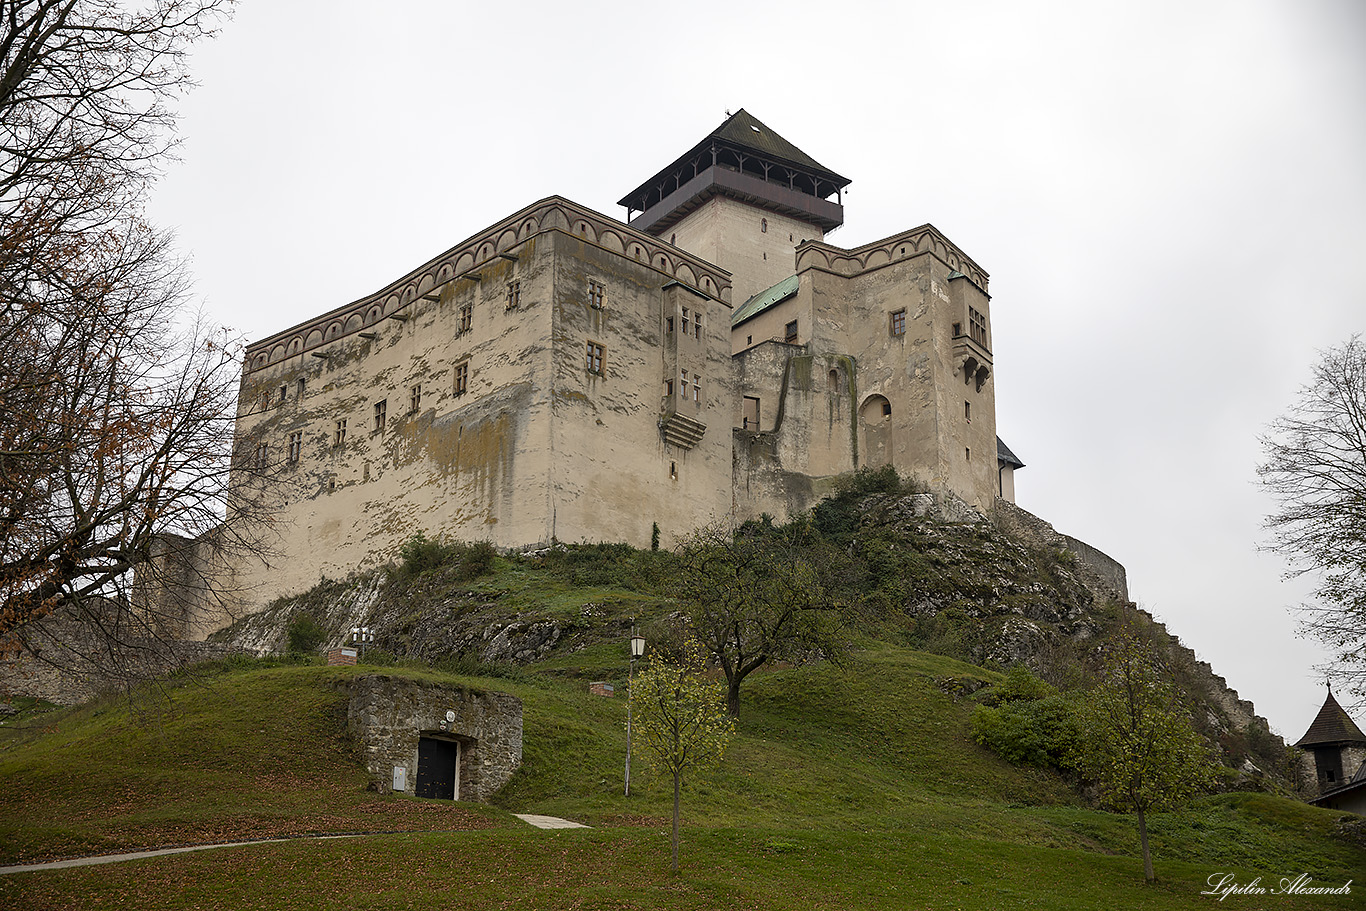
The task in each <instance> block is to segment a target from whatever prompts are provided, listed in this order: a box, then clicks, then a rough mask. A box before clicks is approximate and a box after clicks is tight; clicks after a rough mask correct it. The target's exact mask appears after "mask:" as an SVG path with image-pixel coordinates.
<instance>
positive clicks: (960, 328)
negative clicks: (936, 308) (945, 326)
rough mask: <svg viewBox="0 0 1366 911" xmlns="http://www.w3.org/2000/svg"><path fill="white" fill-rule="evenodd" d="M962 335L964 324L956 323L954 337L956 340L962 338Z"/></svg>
mask: <svg viewBox="0 0 1366 911" xmlns="http://www.w3.org/2000/svg"><path fill="white" fill-rule="evenodd" d="M962 334H963V324H962V323H954V324H953V337H954V338H958V336H960V335H962Z"/></svg>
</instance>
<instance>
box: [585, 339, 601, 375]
mask: <svg viewBox="0 0 1366 911" xmlns="http://www.w3.org/2000/svg"><path fill="white" fill-rule="evenodd" d="M603 354H604V352H603V349H602V346H601V345H599V344H597V343H596V342H589V343H588V364H587V366H588V372H589V373H596V374H597V375H598V376H602V362H603Z"/></svg>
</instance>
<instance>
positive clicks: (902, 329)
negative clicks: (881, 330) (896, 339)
mask: <svg viewBox="0 0 1366 911" xmlns="http://www.w3.org/2000/svg"><path fill="white" fill-rule="evenodd" d="M905 334H906V309H905V308H904V307H903V308H902V309H900V310H895V311H893V312H892V335H905Z"/></svg>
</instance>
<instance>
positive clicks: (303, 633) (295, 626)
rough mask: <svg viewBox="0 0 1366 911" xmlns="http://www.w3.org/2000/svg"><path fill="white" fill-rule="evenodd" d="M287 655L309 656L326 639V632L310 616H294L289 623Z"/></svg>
mask: <svg viewBox="0 0 1366 911" xmlns="http://www.w3.org/2000/svg"><path fill="white" fill-rule="evenodd" d="M288 635H289V639H288V641H289V653H290V654H291V655H311V654H312V653H314V652H316V651H317V650H318V647H319V646H320V645H322V644H323V642H324V641H325V640H326V639H327V630H325V629H323V627H322V624H321V623H319V622H318V619H317V618H316V617H314V616H313V615H312V614H295V615H294V619H292V620H290V621H289V631H288Z"/></svg>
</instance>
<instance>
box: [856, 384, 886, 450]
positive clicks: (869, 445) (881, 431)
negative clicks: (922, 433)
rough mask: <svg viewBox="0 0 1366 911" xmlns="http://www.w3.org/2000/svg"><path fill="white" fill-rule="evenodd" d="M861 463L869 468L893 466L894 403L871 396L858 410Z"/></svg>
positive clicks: (883, 397) (877, 396)
mask: <svg viewBox="0 0 1366 911" xmlns="http://www.w3.org/2000/svg"><path fill="white" fill-rule="evenodd" d="M858 424H859V455H860V458H859V461H860V462H861V463H862V464H863V465H865V466H867V467H868V468H881V467H882V466H883V465H891V464H892V403H891V402H889V401H887V398H886V397H885V396H881V395H876V394H875V395H870V396H868V398H866V399H864V400H863V405H862V406H860V408H859V410H858Z"/></svg>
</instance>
